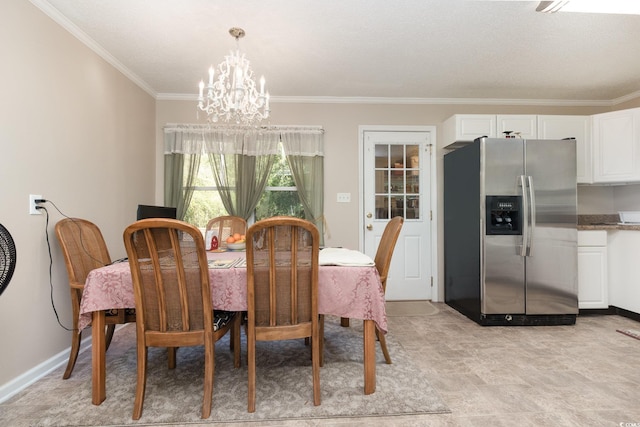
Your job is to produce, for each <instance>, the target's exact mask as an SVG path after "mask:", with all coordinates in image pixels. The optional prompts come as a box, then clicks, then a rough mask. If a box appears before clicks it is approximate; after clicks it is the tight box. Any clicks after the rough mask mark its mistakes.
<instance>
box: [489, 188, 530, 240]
mask: <svg viewBox="0 0 640 427" xmlns="http://www.w3.org/2000/svg"><path fill="white" fill-rule="evenodd" d="M520 207H521V197H520V196H487V200H486V209H487V215H486V222H487V235H504V234H522V212H521V209H520Z"/></svg>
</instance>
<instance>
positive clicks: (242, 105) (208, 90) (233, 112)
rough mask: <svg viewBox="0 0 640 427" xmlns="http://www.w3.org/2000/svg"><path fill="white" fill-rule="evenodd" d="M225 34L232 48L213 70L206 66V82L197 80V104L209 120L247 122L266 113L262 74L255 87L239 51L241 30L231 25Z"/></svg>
mask: <svg viewBox="0 0 640 427" xmlns="http://www.w3.org/2000/svg"><path fill="white" fill-rule="evenodd" d="M229 34H231V36H232V37H234V38H235V39H236V50H235V51H231V52H230V53H229V55H227V56H225V57H224V61H223V62H221V63H220V64H219V65H218V68H217V71H216V70H214V68H213V66H211V67H210V68H209V83H208V84H207V85H206V86H205V84H204V81H202V80H201V81H200V86H199V88H200V92H199V95H198V108H199V109H200V110H202V111H204V112H206V113H207V115H208V120H209V122H213V123H217V122H226V123H236V124H241V125H251V124H254V123H255V122H259V121H262V120H264V119H266V118H267V117H269V92H265V79H264V76H262V77H260V88H259V90H258V88H257V87H256V82H255V81H254V79H253V70H252V69H251V65H250V64H249V60H248V59H247V58H245V56H244V53H241V52H240V48H239V40H240V38H242V37H244V35H245V32H244V30H243V29H242V28H235V27H234V28H231V29H230V30H229Z"/></svg>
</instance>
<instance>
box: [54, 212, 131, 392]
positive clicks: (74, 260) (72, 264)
mask: <svg viewBox="0 0 640 427" xmlns="http://www.w3.org/2000/svg"><path fill="white" fill-rule="evenodd" d="M55 230H56V236H57V238H58V242H59V243H60V248H61V249H62V256H63V258H64V263H65V265H66V267H67V276H68V278H69V291H70V293H71V310H72V314H71V315H72V325H73V326H72V331H71V352H70V353H69V361H68V362H67V368H66V369H65V371H64V374H63V375H62V378H63V379H65V380H66V379H68V378H69V377H70V376H71V373H72V372H73V368H74V366H75V364H76V359H77V358H78V352H79V350H80V342H81V340H82V331H80V330H78V318H79V315H80V300H81V299H82V291H83V290H84V282H85V280H86V279H87V275H88V274H89V272H90V271H91V270H93V269H95V268H100V267H104V266H105V265H109V264H111V257H110V256H109V249H108V248H107V244H106V243H105V241H104V237H103V236H102V232H101V231H100V229H99V228H98V226H97V225H95V224H94V223H92V222H90V221H87V220H85V219H80V218H65V219H62V220H60V221H58V223H56V226H55ZM105 314H106V315H105V323H106V324H107V328H106V339H105V343H106V348H107V349H108V348H109V344H111V339H112V338H113V332H114V330H115V326H116V325H118V324H124V323H128V322H135V320H136V313H135V309H133V308H131V309H119V310H108V311H106V313H105Z"/></svg>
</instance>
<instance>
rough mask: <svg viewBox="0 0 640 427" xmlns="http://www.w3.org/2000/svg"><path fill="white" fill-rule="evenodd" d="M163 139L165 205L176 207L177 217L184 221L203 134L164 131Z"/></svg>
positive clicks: (187, 130)
mask: <svg viewBox="0 0 640 427" xmlns="http://www.w3.org/2000/svg"><path fill="white" fill-rule="evenodd" d="M164 136H165V137H164V142H165V152H164V205H165V206H171V207H175V208H176V217H177V218H178V219H184V215H185V213H186V212H187V208H188V207H189V203H191V197H192V196H193V182H194V180H195V179H196V177H197V176H198V169H199V168H200V153H201V152H202V132H201V131H198V130H191V129H189V128H186V129H182V131H180V132H178V131H176V130H175V129H171V128H165V135H164Z"/></svg>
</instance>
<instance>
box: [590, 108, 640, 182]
mask: <svg viewBox="0 0 640 427" xmlns="http://www.w3.org/2000/svg"><path fill="white" fill-rule="evenodd" d="M592 122H593V182H594V183H625V182H639V181H640V108H632V109H628V110H620V111H613V112H610V113H602V114H595V115H593V116H592Z"/></svg>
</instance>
